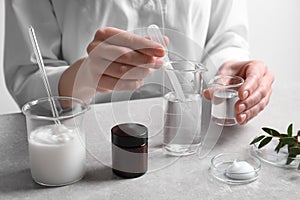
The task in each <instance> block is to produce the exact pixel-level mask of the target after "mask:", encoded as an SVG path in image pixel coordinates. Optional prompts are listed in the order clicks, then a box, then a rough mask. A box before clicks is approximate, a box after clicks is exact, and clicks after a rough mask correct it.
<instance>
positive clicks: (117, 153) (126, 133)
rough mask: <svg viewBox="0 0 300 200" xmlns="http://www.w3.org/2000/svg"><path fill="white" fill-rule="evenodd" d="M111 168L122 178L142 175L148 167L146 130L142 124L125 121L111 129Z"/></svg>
mask: <svg viewBox="0 0 300 200" xmlns="http://www.w3.org/2000/svg"><path fill="white" fill-rule="evenodd" d="M111 141H112V170H113V173H114V174H116V175H118V176H121V177H123V178H135V177H139V176H142V175H143V174H145V173H146V172H147V169H148V130H147V128H146V127H145V126H144V125H142V124H135V123H125V124H119V125H116V126H114V127H113V128H112V129H111Z"/></svg>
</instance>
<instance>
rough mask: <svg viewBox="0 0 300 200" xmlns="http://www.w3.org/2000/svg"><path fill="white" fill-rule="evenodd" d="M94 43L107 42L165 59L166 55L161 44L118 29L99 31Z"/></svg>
mask: <svg viewBox="0 0 300 200" xmlns="http://www.w3.org/2000/svg"><path fill="white" fill-rule="evenodd" d="M94 41H105V42H106V43H108V44H111V45H117V46H123V47H127V48H129V49H133V50H136V51H139V52H141V53H143V54H146V55H148V56H156V57H163V56H164V55H165V51H164V49H163V47H162V46H161V45H160V44H158V43H156V42H153V41H151V40H148V39H146V38H144V37H141V36H138V35H135V34H133V33H129V32H126V31H123V30H120V29H116V28H104V29H99V30H98V31H97V32H96V34H95V38H94ZM88 52H89V51H88Z"/></svg>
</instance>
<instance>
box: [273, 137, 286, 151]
mask: <svg viewBox="0 0 300 200" xmlns="http://www.w3.org/2000/svg"><path fill="white" fill-rule="evenodd" d="M284 146H285V144H283V143H282V142H281V139H280V140H279V143H278V145H277V146H276V148H275V151H276V152H277V153H279V151H280V149H281V148H282V147H284Z"/></svg>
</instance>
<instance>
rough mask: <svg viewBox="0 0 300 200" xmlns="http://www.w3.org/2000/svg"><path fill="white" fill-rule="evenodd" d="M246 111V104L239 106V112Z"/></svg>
mask: <svg viewBox="0 0 300 200" xmlns="http://www.w3.org/2000/svg"><path fill="white" fill-rule="evenodd" d="M244 110H246V105H245V104H240V105H239V112H243V111H244Z"/></svg>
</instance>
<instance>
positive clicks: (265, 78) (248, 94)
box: [204, 60, 274, 125]
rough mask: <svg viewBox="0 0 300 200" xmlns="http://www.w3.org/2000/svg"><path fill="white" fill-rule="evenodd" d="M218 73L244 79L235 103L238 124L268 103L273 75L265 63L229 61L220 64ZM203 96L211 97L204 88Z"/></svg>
mask: <svg viewBox="0 0 300 200" xmlns="http://www.w3.org/2000/svg"><path fill="white" fill-rule="evenodd" d="M218 75H236V76H240V77H242V78H244V80H245V82H244V84H243V85H242V86H241V87H240V89H239V91H238V95H239V98H240V100H239V101H238V102H237V103H236V104H235V111H236V119H237V121H238V123H239V124H241V125H244V124H246V123H247V122H248V121H249V120H251V119H252V118H253V117H255V116H256V115H257V114H258V113H259V112H261V111H262V110H263V109H264V108H265V107H266V106H267V104H268V103H269V100H270V96H271V94H272V84H273V82H274V75H273V74H272V72H270V71H269V69H268V67H267V65H266V64H265V63H263V62H261V61H254V60H253V61H245V62H235V61H229V62H226V63H225V64H224V65H222V67H221V68H220V70H219V72H218ZM204 96H205V97H206V98H207V99H211V92H210V91H209V90H205V91H204Z"/></svg>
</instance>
